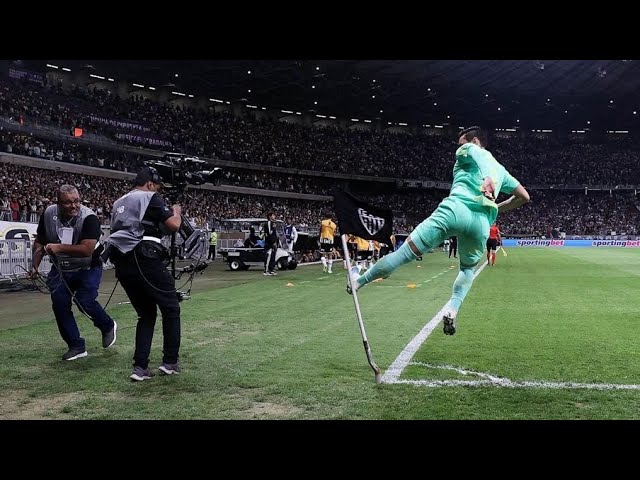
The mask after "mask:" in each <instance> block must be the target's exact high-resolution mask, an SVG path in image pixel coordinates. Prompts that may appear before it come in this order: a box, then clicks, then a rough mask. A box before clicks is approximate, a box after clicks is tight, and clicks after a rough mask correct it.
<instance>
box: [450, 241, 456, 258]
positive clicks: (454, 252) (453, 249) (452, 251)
mask: <svg viewBox="0 0 640 480" xmlns="http://www.w3.org/2000/svg"><path fill="white" fill-rule="evenodd" d="M451 253H453V256H454V257H455V256H456V255H458V243H457V242H456V243H450V244H449V258H451Z"/></svg>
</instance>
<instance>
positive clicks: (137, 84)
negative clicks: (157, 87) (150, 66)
mask: <svg viewBox="0 0 640 480" xmlns="http://www.w3.org/2000/svg"><path fill="white" fill-rule="evenodd" d="M132 85H133V86H134V87H138V88H144V85H140V84H139V83H133V84H132Z"/></svg>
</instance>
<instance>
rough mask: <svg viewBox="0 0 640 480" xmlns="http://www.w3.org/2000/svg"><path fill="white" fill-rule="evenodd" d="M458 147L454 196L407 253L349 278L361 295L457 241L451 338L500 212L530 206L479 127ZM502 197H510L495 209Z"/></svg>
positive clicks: (412, 239)
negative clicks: (446, 242)
mask: <svg viewBox="0 0 640 480" xmlns="http://www.w3.org/2000/svg"><path fill="white" fill-rule="evenodd" d="M458 143H459V144H460V147H459V148H458V150H457V151H456V163H455V165H454V166H453V183H452V185H451V191H450V192H449V196H448V197H447V198H445V199H444V200H443V201H442V202H441V203H440V205H438V208H436V210H435V211H434V212H433V213H432V214H431V216H430V217H429V218H427V219H426V220H424V221H423V222H422V223H421V224H420V225H418V226H417V227H416V228H415V230H413V231H412V232H411V235H410V236H409V238H408V239H407V241H406V242H404V244H403V245H402V247H400V248H399V249H398V250H396V251H395V252H393V253H391V254H389V255H386V256H384V257H383V258H382V259H380V260H379V261H378V262H377V263H376V264H375V265H374V267H373V268H371V269H370V270H368V271H367V272H366V273H364V274H363V275H359V274H358V272H357V270H355V269H352V270H350V272H349V274H350V276H351V284H352V285H354V288H355V289H356V290H358V289H359V288H361V287H363V286H365V285H366V284H368V283H369V282H372V281H373V280H375V279H377V278H386V277H388V276H389V275H391V273H392V272H393V271H394V270H396V269H397V268H398V267H399V266H400V265H404V264H406V263H409V262H410V261H412V260H415V259H416V258H417V257H419V256H421V255H424V254H425V253H426V252H428V251H429V250H431V249H433V248H436V247H438V245H440V244H441V243H442V242H443V241H444V239H445V238H449V237H450V236H452V235H457V237H458V253H459V256H460V272H459V273H458V276H457V278H456V280H455V282H453V293H452V295H451V298H450V299H449V302H447V305H446V306H445V308H444V309H443V316H442V321H443V329H444V333H445V334H447V335H453V334H454V333H456V317H457V315H458V310H459V309H460V305H462V302H463V300H464V298H465V297H466V296H467V293H468V292H469V289H470V288H471V284H472V283H473V272H474V269H475V266H476V265H477V264H478V262H479V261H480V259H481V258H483V255H484V247H485V243H486V241H487V236H488V234H489V227H490V226H491V225H492V224H493V222H494V221H495V220H496V217H497V216H498V212H506V211H509V210H513V209H514V208H517V207H520V206H522V205H524V204H525V203H527V202H528V201H529V194H528V193H527V191H526V190H525V188H524V187H523V186H522V185H520V182H518V180H516V179H515V178H513V177H512V176H511V175H510V174H509V172H508V171H507V170H506V169H505V168H504V167H503V166H502V165H500V164H499V163H498V162H497V160H496V159H495V158H493V155H491V153H490V152H489V151H488V150H485V148H484V146H485V145H486V136H485V133H484V132H483V131H482V130H481V129H480V127H475V126H474V127H469V128H466V129H464V130H462V131H461V132H460V134H459V137H458ZM499 192H504V193H506V194H511V197H510V198H508V199H507V200H505V201H504V202H501V203H499V204H496V202H495V199H496V198H497V196H498V193H499ZM347 291H348V292H349V293H351V286H347Z"/></svg>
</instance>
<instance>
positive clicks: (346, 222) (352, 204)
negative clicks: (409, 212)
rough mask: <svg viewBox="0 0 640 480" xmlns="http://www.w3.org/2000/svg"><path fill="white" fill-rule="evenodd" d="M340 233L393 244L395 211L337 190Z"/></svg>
mask: <svg viewBox="0 0 640 480" xmlns="http://www.w3.org/2000/svg"><path fill="white" fill-rule="evenodd" d="M333 202H334V208H335V212H336V216H337V217H338V228H339V229H340V233H341V234H343V235H345V234H351V235H355V236H357V237H360V238H363V239H365V240H377V241H379V242H382V243H386V244H387V245H391V240H390V237H391V234H392V233H393V211H392V210H391V209H390V208H382V207H376V206H374V205H371V204H369V203H367V202H364V201H362V200H359V199H358V198H356V197H354V196H353V195H351V194H350V193H347V192H345V191H342V190H337V191H336V192H335V193H334V194H333Z"/></svg>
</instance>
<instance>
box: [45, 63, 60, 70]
mask: <svg viewBox="0 0 640 480" xmlns="http://www.w3.org/2000/svg"><path fill="white" fill-rule="evenodd" d="M47 67H49V68H55V69H57V68H59V67H58V66H57V65H51V64H50V63H47Z"/></svg>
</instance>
